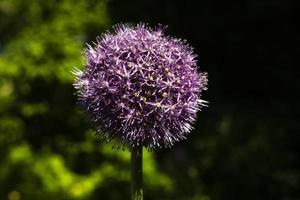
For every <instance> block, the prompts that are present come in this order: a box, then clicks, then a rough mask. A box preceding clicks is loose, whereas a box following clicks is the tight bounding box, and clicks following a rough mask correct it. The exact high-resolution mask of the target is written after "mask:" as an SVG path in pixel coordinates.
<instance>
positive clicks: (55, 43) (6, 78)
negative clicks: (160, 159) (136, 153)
mask: <svg viewBox="0 0 300 200" xmlns="http://www.w3.org/2000/svg"><path fill="white" fill-rule="evenodd" d="M110 26H111V24H110V18H109V15H108V13H107V1H105V0H103V1H86V0H80V1H72V0H62V1H30V0H4V1H1V2H0V35H1V39H0V40H1V42H0V45H1V46H0V151H1V155H4V156H1V158H0V194H3V195H4V196H5V198H8V199H11V200H17V199H49V200H50V199H51V200H52V199H57V200H59V199H94V198H96V197H97V196H101V198H102V197H103V198H104V199H115V198H116V199H123V197H124V195H125V196H126V198H127V197H129V191H130V174H129V173H130V163H129V160H130V152H128V151H122V150H115V149H112V148H111V145H110V144H103V143H101V142H99V141H96V138H95V136H94V135H93V132H92V131H91V130H90V129H89V124H88V123H86V121H85V120H84V119H85V117H84V116H83V114H82V112H81V111H80V110H79V108H78V105H76V100H75V97H74V95H73V93H74V90H73V89H72V82H73V79H74V77H73V75H72V73H71V71H72V69H73V68H74V66H76V67H79V68H80V67H82V66H83V63H84V60H83V58H82V49H83V48H84V46H85V44H84V43H85V42H87V41H91V40H94V39H95V37H96V36H97V35H99V34H100V33H101V32H103V31H104V30H105V29H106V28H109V27H110ZM144 155H145V157H144V166H145V168H144V174H145V180H146V183H145V185H146V187H148V188H151V189H150V190H154V191H155V190H156V189H159V190H160V191H161V190H162V189H163V190H165V191H166V192H172V181H171V179H170V178H169V177H168V176H167V175H165V174H163V173H161V172H159V169H158V168H157V166H156V162H155V159H154V155H153V153H150V152H145V153H144ZM110 187H112V188H110ZM106 188H109V189H106Z"/></svg>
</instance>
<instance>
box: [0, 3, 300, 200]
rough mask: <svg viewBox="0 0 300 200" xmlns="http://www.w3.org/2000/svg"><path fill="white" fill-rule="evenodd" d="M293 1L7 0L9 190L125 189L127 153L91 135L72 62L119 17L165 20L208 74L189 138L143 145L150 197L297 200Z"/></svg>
mask: <svg viewBox="0 0 300 200" xmlns="http://www.w3.org/2000/svg"><path fill="white" fill-rule="evenodd" d="M296 12H297V10H296V3H295V1H292V0H285V1H283V0H282V1H280V0H275V1H267V0H260V1H259V0H242V1H236V2H235V1H219V0H212V1H209V0H199V1H196V0H195V1H174V0H142V1H133V0H127V1H120V0H119V1H117V0H110V1H86V2H85V1H78V2H77V3H75V2H73V1H70V0H63V1H40V2H36V1H29V0H25V1H21V0H19V1H18V0H13V1H8V0H4V1H0V36H1V37H0V78H1V80H0V85H1V84H2V86H0V89H1V90H0V145H1V146H0V151H1V152H0V153H1V157H0V194H1V195H2V196H3V199H13V200H16V199H128V198H129V185H130V180H129V167H130V163H129V157H128V156H129V152H128V151H125V152H123V151H115V150H111V148H110V146H109V144H108V145H107V144H103V143H101V142H98V141H96V140H95V138H94V137H93V133H92V131H90V130H89V123H88V122H87V121H86V119H85V116H84V115H83V114H82V112H81V111H80V109H79V108H78V105H76V99H75V96H74V95H73V93H74V89H73V88H72V81H73V78H74V77H73V76H72V75H71V74H70V73H69V71H70V70H71V69H72V68H73V66H78V67H80V66H82V64H83V62H84V61H83V59H82V57H81V50H82V48H83V47H84V43H85V42H90V41H94V40H95V37H96V36H97V35H99V34H101V33H102V32H103V31H104V30H106V29H109V30H111V25H113V24H116V23H120V22H126V23H134V24H135V23H139V22H146V23H149V24H150V25H152V26H155V25H156V24H158V23H160V24H163V25H168V29H167V30H166V33H167V34H170V35H172V36H175V37H180V38H183V39H187V41H188V43H189V44H190V45H191V46H193V47H194V49H195V52H196V53H197V54H198V55H199V57H198V60H199V61H198V64H199V66H200V69H201V70H202V71H206V72H208V75H209V86H208V91H207V92H206V93H205V94H204V96H203V98H204V99H205V100H207V101H209V102H210V103H209V107H208V108H205V109H203V111H202V112H200V113H199V115H198V120H197V123H196V125H195V127H196V128H195V130H194V131H193V133H192V134H190V135H189V137H188V140H186V141H183V142H180V143H178V144H176V145H175V146H174V147H173V148H171V149H166V150H159V151H155V152H150V153H148V154H147V155H146V158H145V160H144V174H145V181H144V182H145V191H144V193H145V199H163V200H164V199H184V200H185V199H191V200H240V199H243V200H248V199H249V200H250V199H251V200H253V199H262V200H266V199H272V200H276V199H278V200H279V199H281V200H296V199H300V194H299V193H300V192H299V188H300V160H299V156H300V154H299V152H300V147H299V142H300V135H299V134H300V133H299V131H300V125H299V122H300V120H299V118H300V117H299V116H300V115H299V106H298V105H297V103H298V102H299V100H300V99H299V94H300V90H299V83H298V80H297V79H298V74H299V68H296V63H298V62H297V61H298V60H297V59H298V57H297V55H296V53H299V52H298V51H296V49H298V47H299V33H298V32H297V31H296V28H297V24H296ZM27 151H28V152H27ZM24 152H25V153H24ZM26 152H27V153H26ZM18 155H19V156H18ZM22 158H24V159H22ZM53 160H54V161H53ZM57 160H58V161H57ZM53 163H54V164H53ZM30 166H33V167H30ZM107 166H109V167H110V168H109V167H107ZM109 169H111V170H109ZM97 170H98V171H97ZM94 172H97V173H99V174H100V175H98V176H97V175H95V174H97V173H94ZM49 173H50V175H49V176H52V178H53V177H54V179H53V180H52V179H51V177H50V178H49V177H48V176H47V174H49ZM62 174H65V175H62ZM70 177H71V178H70ZM89 177H90V179H89ZM93 177H94V179H95V180H97V181H94V182H93V181H92V180H94V179H93ZM99 177H102V178H99ZM100 180H103V181H100ZM85 181H86V182H85ZM85 184H86V185H85ZM87 185H90V186H87ZM0 199H1V197H0Z"/></svg>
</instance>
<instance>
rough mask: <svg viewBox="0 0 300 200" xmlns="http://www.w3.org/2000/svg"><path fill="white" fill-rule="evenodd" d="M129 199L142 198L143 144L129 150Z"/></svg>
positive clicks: (138, 199) (141, 199) (140, 199)
mask: <svg viewBox="0 0 300 200" xmlns="http://www.w3.org/2000/svg"><path fill="white" fill-rule="evenodd" d="M131 200H143V146H135V147H133V148H132V151H131Z"/></svg>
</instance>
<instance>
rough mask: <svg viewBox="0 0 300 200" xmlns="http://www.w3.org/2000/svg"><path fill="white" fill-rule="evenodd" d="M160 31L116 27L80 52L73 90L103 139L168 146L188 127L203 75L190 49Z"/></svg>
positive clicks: (200, 102) (196, 106)
mask: <svg viewBox="0 0 300 200" xmlns="http://www.w3.org/2000/svg"><path fill="white" fill-rule="evenodd" d="M163 29H164V28H162V27H158V28H156V29H151V28H149V27H148V26H146V25H144V24H139V25H137V26H136V27H131V26H128V25H124V24H122V25H118V26H116V27H115V29H114V33H109V32H107V33H105V34H104V35H102V37H100V38H98V39H97V42H96V43H95V45H94V47H92V46H90V45H88V47H87V48H86V49H85V50H84V54H85V57H86V60H87V63H86V65H85V68H84V70H83V71H80V70H76V71H75V75H76V76H77V79H76V81H75V83H74V86H75V88H76V89H77V91H78V93H77V94H78V98H79V101H80V103H81V104H82V105H83V107H84V108H85V110H86V111H87V113H88V114H89V116H90V118H91V120H92V121H93V124H94V125H95V128H96V130H97V133H98V134H99V135H100V136H101V137H102V138H105V139H107V140H111V139H113V140H117V141H119V142H121V143H122V144H127V145H129V146H140V145H142V146H145V147H148V148H156V147H170V146H171V145H172V144H173V143H174V142H175V141H179V140H182V139H185V138H186V135H187V134H188V133H189V132H190V130H191V129H192V123H193V122H194V121H195V117H196V113H197V111H198V110H199V109H200V108H201V107H202V106H203V105H204V103H206V101H203V100H201V99H200V97H201V93H202V91H203V90H206V85H207V76H206V73H199V72H198V71H197V64H196V60H195V58H196V55H195V54H194V53H193V50H192V48H191V47H190V46H188V45H187V44H186V42H185V41H182V40H180V39H176V38H172V37H168V36H165V35H164V33H163Z"/></svg>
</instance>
